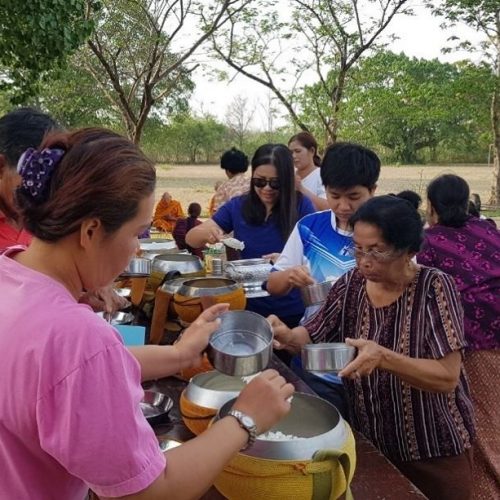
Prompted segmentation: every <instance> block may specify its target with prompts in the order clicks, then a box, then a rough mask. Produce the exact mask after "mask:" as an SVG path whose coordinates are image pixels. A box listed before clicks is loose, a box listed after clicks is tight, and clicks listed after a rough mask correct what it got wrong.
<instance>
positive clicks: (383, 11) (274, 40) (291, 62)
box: [213, 0, 409, 142]
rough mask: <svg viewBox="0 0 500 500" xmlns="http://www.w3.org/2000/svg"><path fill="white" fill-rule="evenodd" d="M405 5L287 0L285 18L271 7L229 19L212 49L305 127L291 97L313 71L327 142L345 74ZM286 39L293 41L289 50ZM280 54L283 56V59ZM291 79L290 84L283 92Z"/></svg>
mask: <svg viewBox="0 0 500 500" xmlns="http://www.w3.org/2000/svg"><path fill="white" fill-rule="evenodd" d="M406 3H407V0H380V1H379V2H372V1H370V0H289V5H290V11H291V18H292V19H291V21H287V22H285V21H283V20H280V16H279V14H278V13H277V12H276V11H269V6H267V9H266V10H264V6H260V8H257V7H254V8H253V9H248V10H247V13H246V16H243V17H242V19H241V21H240V20H237V19H231V25H230V26H229V29H227V30H225V31H224V32H218V33H216V34H215V36H214V37H213V44H214V49H215V51H216V53H217V54H218V57H219V58H221V59H222V60H224V61H225V62H226V63H227V64H228V65H229V66H230V67H231V68H233V69H234V70H236V71H238V72H239V73H241V74H243V75H245V76H247V77H248V78H251V79H252V80H255V81H257V82H259V83H261V84H262V85H264V86H266V87H267V88H269V89H270V90H271V91H272V92H274V94H275V95H276V97H277V98H278V100H279V101H280V102H281V103H282V104H283V105H284V106H285V108H286V109H287V111H288V112H289V114H290V116H291V118H292V119H293V121H294V122H295V124H296V125H297V126H298V127H300V128H301V129H303V130H307V129H308V128H309V126H308V124H307V123H305V122H304V121H303V120H302V119H301V117H300V110H299V109H298V107H297V102H296V100H295V98H294V96H295V94H296V93H297V88H298V87H299V86H300V81H301V79H302V78H303V77H304V75H305V74H307V73H309V74H314V75H315V79H316V80H317V81H318V86H317V87H316V89H317V91H318V92H317V94H316V95H311V96H310V99H311V102H312V104H315V105H316V113H317V115H318V118H319V119H320V121H321V124H322V128H323V133H324V136H325V139H326V141H327V142H335V140H336V139H337V134H338V128H339V123H338V116H339V111H340V108H341V103H342V97H343V92H344V89H345V85H346V82H347V80H348V76H349V72H350V71H351V70H352V68H353V66H354V65H355V63H356V62H357V61H358V60H359V59H360V58H361V56H362V55H363V54H365V52H367V51H369V50H371V49H375V48H376V47H377V46H378V45H379V44H380V43H381V36H382V34H383V32H384V31H385V30H386V28H387V27H388V25H389V24H390V22H391V21H392V19H393V18H394V16H395V15H396V14H398V13H409V11H408V10H407V9H406V10H405V4H406ZM282 10H286V9H282ZM286 43H288V44H293V43H294V44H296V45H295V46H294V47H293V48H292V49H291V50H288V52H287V51H286V50H285V47H284V45H285V44H286ZM287 48H288V49H290V47H287ZM280 55H283V56H284V57H283V58H282V59H281V60H280ZM290 68H293V70H292V71H290ZM290 81H292V82H293V83H292V88H291V89H290V88H288V90H287V89H286V85H287V83H289V82H290ZM325 104H326V106H325Z"/></svg>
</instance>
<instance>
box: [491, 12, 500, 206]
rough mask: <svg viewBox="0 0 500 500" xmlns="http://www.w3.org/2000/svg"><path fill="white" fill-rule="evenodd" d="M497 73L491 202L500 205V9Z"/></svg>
mask: <svg viewBox="0 0 500 500" xmlns="http://www.w3.org/2000/svg"><path fill="white" fill-rule="evenodd" d="M496 35H497V38H496V51H497V53H496V56H497V64H496V66H497V67H496V73H497V81H496V85H495V91H494V93H493V99H492V100H491V124H492V127H493V185H492V187H491V199H490V203H492V204H493V205H500V9H499V10H498V12H497V19H496Z"/></svg>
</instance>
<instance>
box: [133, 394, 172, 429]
mask: <svg viewBox="0 0 500 500" xmlns="http://www.w3.org/2000/svg"><path fill="white" fill-rule="evenodd" d="M140 406H141V410H142V413H143V415H144V416H145V417H146V420H147V421H148V422H149V423H150V424H155V423H158V422H159V421H160V420H163V418H164V417H165V416H166V415H167V414H168V412H169V411H170V410H171V409H172V406H174V402H173V401H172V399H170V398H169V397H168V396H166V395H165V394H162V393H161V392H154V391H144V396H143V398H142V400H141V402H140Z"/></svg>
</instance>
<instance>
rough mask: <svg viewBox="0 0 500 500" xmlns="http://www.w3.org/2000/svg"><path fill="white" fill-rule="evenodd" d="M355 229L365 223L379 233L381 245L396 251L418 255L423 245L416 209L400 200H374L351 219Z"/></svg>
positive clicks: (388, 198) (388, 197)
mask: <svg viewBox="0 0 500 500" xmlns="http://www.w3.org/2000/svg"><path fill="white" fill-rule="evenodd" d="M349 222H350V224H351V225H352V226H353V227H354V226H355V225H356V223H357V222H366V223H367V224H372V225H374V226H376V227H378V228H379V229H380V231H381V232H382V238H383V239H384V241H385V242H386V243H387V244H389V245H391V246H392V247H394V248H395V249H396V250H408V251H409V252H415V253H416V252H418V251H419V250H420V246H421V245H422V241H423V222H422V219H421V217H420V215H419V213H418V212H417V210H416V209H415V207H414V206H413V205H412V204H411V203H410V202H409V201H408V200H405V199H403V198H398V197H397V196H391V195H384V196H375V197H374V198H371V199H369V200H368V201H367V202H366V203H363V205H361V207H359V208H358V210H357V211H356V213H355V214H354V215H353V216H352V217H351V218H350V220H349Z"/></svg>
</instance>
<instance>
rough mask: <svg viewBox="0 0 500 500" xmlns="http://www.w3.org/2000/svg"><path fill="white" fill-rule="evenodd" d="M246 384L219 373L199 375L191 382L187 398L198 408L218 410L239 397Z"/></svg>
mask: <svg viewBox="0 0 500 500" xmlns="http://www.w3.org/2000/svg"><path fill="white" fill-rule="evenodd" d="M244 387H245V382H243V380H242V379H241V378H238V377H229V376H227V375H224V374H223V373H219V372H217V371H211V372H205V373H199V374H197V375H195V376H194V377H193V378H192V379H191V380H190V381H189V384H188V386H187V387H186V390H185V392H184V395H185V397H186V398H187V399H188V400H189V401H191V403H194V404H195V405H197V406H202V407H204V408H214V409H216V410H218V409H219V408H220V407H221V406H222V405H223V404H224V403H226V402H227V401H229V400H230V399H233V398H236V397H238V394H239V393H240V392H241V391H242V389H243V388H244Z"/></svg>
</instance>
